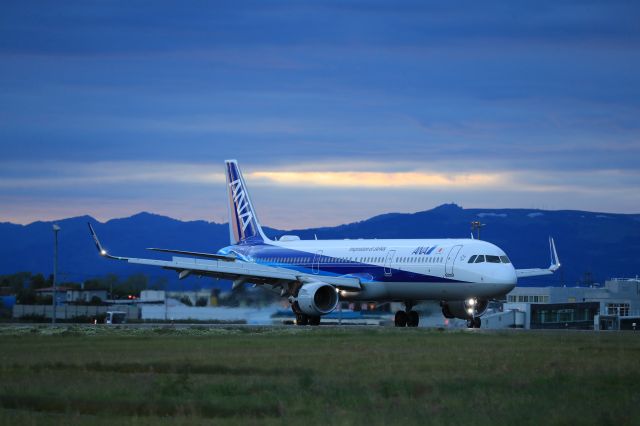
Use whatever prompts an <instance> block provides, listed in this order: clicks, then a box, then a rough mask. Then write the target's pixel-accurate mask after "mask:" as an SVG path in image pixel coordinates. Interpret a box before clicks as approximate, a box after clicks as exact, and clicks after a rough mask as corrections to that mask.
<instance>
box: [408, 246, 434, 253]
mask: <svg viewBox="0 0 640 426" xmlns="http://www.w3.org/2000/svg"><path fill="white" fill-rule="evenodd" d="M436 247H437V246H433V247H418V248H416V249H415V250H414V251H412V252H411V254H417V255H421V254H431V252H432V251H433V250H435V248H436Z"/></svg>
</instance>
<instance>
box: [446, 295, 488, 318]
mask: <svg viewBox="0 0 640 426" xmlns="http://www.w3.org/2000/svg"><path fill="white" fill-rule="evenodd" d="M441 306H442V315H444V317H445V318H459V319H465V320H466V319H470V318H474V317H479V316H482V315H483V314H484V313H485V311H486V310H487V307H488V306H489V301H488V300H479V299H475V298H471V299H467V300H456V301H454V302H442V303H441Z"/></svg>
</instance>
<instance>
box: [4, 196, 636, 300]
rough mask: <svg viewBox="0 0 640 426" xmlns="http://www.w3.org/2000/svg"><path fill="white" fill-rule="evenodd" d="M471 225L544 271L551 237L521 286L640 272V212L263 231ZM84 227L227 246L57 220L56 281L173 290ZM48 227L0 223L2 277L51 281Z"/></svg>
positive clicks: (197, 235)
mask: <svg viewBox="0 0 640 426" xmlns="http://www.w3.org/2000/svg"><path fill="white" fill-rule="evenodd" d="M472 221H481V222H482V223H484V224H485V225H486V226H484V227H483V228H482V229H481V238H482V239H484V240H487V241H489V242H492V243H494V244H496V245H498V246H499V247H501V248H502V249H504V250H505V251H506V253H507V254H508V255H509V257H510V258H511V260H512V262H513V263H514V265H515V266H516V267H517V268H527V267H546V266H548V265H549V263H550V259H549V248H548V236H553V237H554V238H555V241H556V245H557V249H558V254H559V257H560V260H561V262H562V268H561V269H560V270H559V271H558V272H557V273H556V274H555V275H553V276H547V277H536V278H530V279H527V280H523V281H521V282H520V284H521V285H554V286H558V285H568V286H575V285H576V284H579V283H580V284H588V283H589V282H590V281H591V280H593V281H595V282H604V280H606V279H609V278H611V277H631V276H636V275H637V274H639V273H640V214H611V213H594V212H585V211H568V210H565V211H546V210H529V209H463V208H461V207H459V206H457V205H455V204H445V205H442V206H439V207H436V208H434V209H432V210H428V211H422V212H418V213H413V214H404V213H389V214H383V215H380V216H375V217H372V218H370V219H367V220H363V221H361V222H355V223H350V224H346V225H340V226H335V227H324V228H311V229H300V230H291V231H282V230H277V229H271V228H265V233H266V234H267V235H268V236H269V237H270V238H279V237H280V236H282V235H284V234H293V235H298V236H299V237H300V238H302V239H313V238H316V237H317V238H318V239H343V238H351V239H355V238H379V239H382V238H443V237H447V238H468V237H469V236H470V232H471V230H470V223H471V222H472ZM87 222H90V223H91V224H92V225H93V226H94V227H95V229H96V231H97V233H98V235H99V236H100V237H101V240H102V243H103V245H104V246H105V247H106V248H108V250H109V251H110V252H111V253H113V254H115V255H122V256H132V257H152V258H153V257H156V258H165V257H166V258H168V257H170V256H169V255H164V254H159V253H151V252H149V251H147V250H145V247H160V248H170V249H181V250H189V251H201V252H209V253H215V252H216V251H217V250H218V249H219V248H221V247H224V246H226V245H228V243H229V230H228V227H227V224H219V223H213V222H206V221H189V222H183V221H179V220H176V219H172V218H169V217H165V216H159V215H155V214H151V213H146V212H145V213H139V214H136V215H134V216H131V217H127V218H121V219H113V220H109V221H107V222H105V223H101V222H98V221H97V220H95V219H94V218H92V217H90V216H80V217H73V218H68V219H63V220H58V221H55V223H57V224H58V225H59V226H60V228H61V231H60V232H59V263H58V265H59V267H58V268H59V269H58V270H59V272H60V281H82V280H85V279H89V278H92V277H97V276H104V275H106V274H108V273H115V274H117V275H120V276H127V275H131V274H134V273H145V274H147V275H148V276H150V277H151V279H152V280H153V279H157V278H162V279H164V280H167V279H168V280H169V282H170V285H171V287H174V286H177V285H178V284H177V280H176V278H175V274H174V273H172V272H169V271H161V270H158V269H157V268H151V267H144V266H139V265H129V264H126V263H125V262H117V261H109V260H106V259H103V258H101V257H100V256H98V254H97V252H96V248H95V246H94V244H93V241H92V239H91V237H90V236H89V232H88V227H87ZM53 223H54V222H34V223H31V224H29V225H16V224H12V223H0V242H2V244H0V274H9V273H14V272H19V271H30V272H34V273H35V272H41V273H44V274H45V275H49V274H50V273H51V271H52V270H53V231H52V225H53ZM214 284H215V281H213V280H211V279H198V278H188V279H187V280H185V281H183V282H181V283H180V284H179V286H182V287H187V288H194V287H196V288H197V287H200V286H205V287H210V286H212V285H214ZM226 286H227V284H226V283H225V284H222V287H226Z"/></svg>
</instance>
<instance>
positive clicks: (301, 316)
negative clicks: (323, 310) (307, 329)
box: [296, 314, 309, 325]
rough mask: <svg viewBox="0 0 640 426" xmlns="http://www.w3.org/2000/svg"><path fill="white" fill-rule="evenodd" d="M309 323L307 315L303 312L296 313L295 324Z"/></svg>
mask: <svg viewBox="0 0 640 426" xmlns="http://www.w3.org/2000/svg"><path fill="white" fill-rule="evenodd" d="M307 324H309V317H308V316H306V315H305V314H296V325H307Z"/></svg>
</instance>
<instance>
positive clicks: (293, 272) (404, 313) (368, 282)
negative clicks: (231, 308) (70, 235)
mask: <svg viewBox="0 0 640 426" xmlns="http://www.w3.org/2000/svg"><path fill="white" fill-rule="evenodd" d="M225 174H226V183H227V196H228V200H227V202H228V204H227V205H228V214H229V239H230V245H229V246H227V247H224V248H222V249H220V250H218V251H217V252H216V253H202V252H192V251H185V250H173V249H162V248H149V249H148V250H152V251H156V252H163V253H171V254H175V255H179V256H173V257H172V260H160V259H139V258H132V257H122V256H114V255H111V254H109V252H108V251H107V250H106V249H105V248H104V246H103V245H102V244H101V243H100V240H99V239H98V236H97V234H96V232H95V230H94V229H93V227H92V226H91V224H90V223H89V230H90V233H91V235H92V237H93V240H94V242H95V245H96V247H97V249H98V252H99V253H100V255H101V256H103V257H105V258H108V259H114V260H120V261H126V262H128V263H132V264H141V265H149V266H157V267H161V268H164V269H169V270H174V271H176V272H177V273H178V278H179V279H184V278H186V277H188V276H190V275H196V276H207V277H214V278H217V279H226V280H231V281H233V285H232V289H233V290H235V289H236V288H238V287H239V286H242V285H244V284H254V285H258V286H263V287H265V288H268V289H271V290H274V291H278V292H280V295H281V296H282V297H287V298H288V300H289V303H290V305H291V309H292V310H293V313H294V314H295V317H296V321H295V323H296V324H297V325H319V324H320V321H321V318H322V316H323V315H326V314H329V313H330V312H332V311H334V310H335V309H336V307H337V306H338V303H339V302H340V301H343V300H344V301H366V302H387V301H389V302H390V301H396V302H402V303H404V306H405V309H404V310H399V311H397V312H396V314H395V318H394V324H395V326H396V327H417V326H418V325H419V320H420V318H419V315H418V313H417V312H416V311H415V310H413V308H414V306H415V305H416V304H417V303H419V302H422V301H437V302H439V303H440V306H441V308H442V314H443V315H444V316H445V317H446V318H459V319H463V320H467V326H468V327H469V328H479V327H480V326H481V319H480V317H481V316H482V315H483V314H484V313H485V312H486V310H487V307H488V304H489V301H490V300H492V299H496V298H499V297H502V296H504V295H505V294H506V293H508V292H509V291H511V290H512V289H513V288H514V287H515V286H516V284H517V280H518V278H521V277H531V276H537V275H549V274H553V273H554V272H555V271H556V270H558V268H560V260H559V258H558V254H557V251H556V247H555V242H554V240H553V238H549V248H550V253H551V254H550V256H551V265H550V266H549V267H548V268H530V269H515V268H514V266H513V264H512V263H511V261H510V260H509V258H508V257H507V255H506V253H505V252H504V251H503V250H502V249H500V248H499V247H497V246H496V245H494V244H491V243H489V242H487V241H482V240H479V239H473V235H471V237H472V238H464V239H389V240H384V239H382V240H377V239H374V240H370V239H345V240H318V239H315V240H301V239H300V238H299V237H298V236H295V235H284V236H282V237H280V238H279V239H273V240H272V239H270V238H267V236H266V235H265V234H264V232H263V231H262V227H261V226H260V222H259V221H258V217H257V215H256V210H255V208H254V206H253V204H252V202H251V198H250V196H249V191H248V189H247V185H246V183H245V180H244V178H243V176H242V173H241V171H240V168H239V166H238V162H237V161H236V160H226V161H225Z"/></svg>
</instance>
